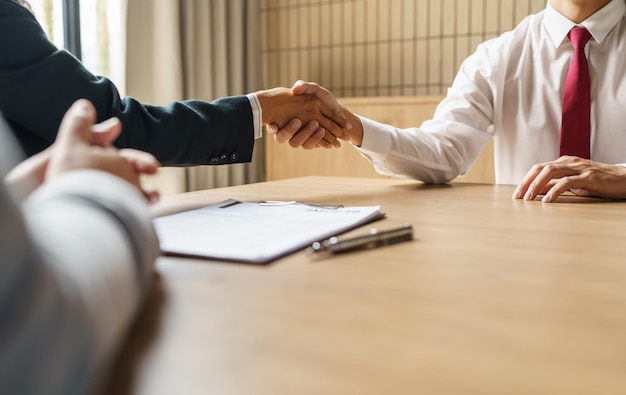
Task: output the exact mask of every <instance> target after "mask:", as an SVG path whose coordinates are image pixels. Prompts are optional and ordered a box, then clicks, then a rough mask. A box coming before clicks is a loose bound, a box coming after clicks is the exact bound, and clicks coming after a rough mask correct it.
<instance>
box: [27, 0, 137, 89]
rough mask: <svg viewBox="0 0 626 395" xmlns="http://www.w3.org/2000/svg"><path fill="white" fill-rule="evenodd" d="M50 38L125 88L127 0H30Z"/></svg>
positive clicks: (91, 68) (99, 73) (96, 71)
mask: <svg viewBox="0 0 626 395" xmlns="http://www.w3.org/2000/svg"><path fill="white" fill-rule="evenodd" d="M29 3H30V5H31V7H32V9H33V12H34V13H35V16H36V17H37V20H38V21H39V23H40V24H41V26H42V27H43V29H44V30H45V32H46V34H47V35H48V38H49V39H50V41H52V42H53V43H54V44H55V45H56V46H57V47H59V48H66V49H68V50H69V51H70V52H72V53H74V55H75V56H77V57H78V58H80V59H81V61H82V62H83V64H84V65H85V67H87V69H89V71H91V72H92V73H94V74H96V75H101V76H105V77H107V78H109V79H111V80H112V81H113V82H114V83H115V85H116V86H117V87H118V89H119V90H120V93H121V94H123V92H124V51H125V45H124V30H123V28H124V20H123V19H124V18H123V16H124V14H125V12H124V10H125V7H126V0H64V1H59V0H29Z"/></svg>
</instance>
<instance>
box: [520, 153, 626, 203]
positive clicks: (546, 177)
mask: <svg viewBox="0 0 626 395" xmlns="http://www.w3.org/2000/svg"><path fill="white" fill-rule="evenodd" d="M567 191H570V192H572V193H573V194H575V195H578V196H597V197H603V198H609V199H621V198H624V197H626V168H625V167H623V166H620V165H609V164H605V163H599V162H594V161H591V160H589V159H582V158H579V157H575V156H562V157H560V158H559V159H557V160H555V161H553V162H546V163H540V164H537V165H535V166H533V167H532V169H530V171H529V172H528V173H527V174H526V176H525V177H524V179H523V180H522V181H521V182H520V183H519V185H518V186H517V189H516V190H515V192H514V193H513V197H514V198H515V199H525V200H533V199H535V197H537V195H545V196H544V197H543V198H542V199H541V201H542V202H545V203H549V202H553V201H555V200H556V199H557V198H558V197H559V196H560V195H561V194H562V193H564V192H567Z"/></svg>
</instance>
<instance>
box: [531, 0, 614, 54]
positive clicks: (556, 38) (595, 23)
mask: <svg viewBox="0 0 626 395" xmlns="http://www.w3.org/2000/svg"><path fill="white" fill-rule="evenodd" d="M625 12H626V5H625V4H624V1H623V0H612V1H611V2H610V3H608V4H607V5H605V6H604V7H602V8H601V9H599V10H598V11H597V12H596V13H594V14H593V15H591V16H590V17H589V18H587V19H585V20H584V21H582V23H579V24H576V23H574V22H572V21H570V20H569V19H567V18H566V17H565V16H563V15H562V14H561V13H559V12H558V11H557V10H555V9H554V7H552V4H550V1H548V5H547V6H546V14H545V17H544V19H543V25H544V27H545V28H546V30H547V32H548V34H549V35H550V38H551V39H552V42H553V43H554V46H555V47H558V46H559V45H561V43H562V42H563V40H565V37H567V33H569V31H570V30H571V29H572V28H573V27H574V26H577V25H578V26H584V27H586V28H587V30H589V33H591V36H592V37H593V39H594V40H595V41H596V42H598V43H601V42H602V40H604V39H605V38H606V36H607V35H608V34H609V33H610V32H611V30H612V29H613V28H614V27H615V25H617V23H618V22H619V21H620V20H621V19H622V18H623V17H624V13H625Z"/></svg>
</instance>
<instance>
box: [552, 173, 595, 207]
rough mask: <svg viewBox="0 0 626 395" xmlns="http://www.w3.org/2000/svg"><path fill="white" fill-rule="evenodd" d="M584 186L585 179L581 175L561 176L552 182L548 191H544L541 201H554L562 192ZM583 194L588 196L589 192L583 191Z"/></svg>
mask: <svg viewBox="0 0 626 395" xmlns="http://www.w3.org/2000/svg"><path fill="white" fill-rule="evenodd" d="M584 186H585V180H584V178H583V177H582V176H581V175H575V176H570V177H564V178H561V179H560V180H558V181H557V182H555V183H554V186H553V187H552V188H550V190H549V191H547V192H546V194H545V196H544V197H543V199H541V201H542V202H544V203H551V202H553V201H555V200H556V199H557V198H558V197H559V196H561V195H562V194H563V193H564V192H567V191H570V190H571V189H573V188H582V187H584ZM584 195H586V196H588V195H589V194H588V193H586V192H585V193H584Z"/></svg>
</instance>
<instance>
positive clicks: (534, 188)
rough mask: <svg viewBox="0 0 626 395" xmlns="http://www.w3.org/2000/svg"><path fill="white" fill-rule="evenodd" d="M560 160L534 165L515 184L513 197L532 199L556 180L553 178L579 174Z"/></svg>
mask: <svg viewBox="0 0 626 395" xmlns="http://www.w3.org/2000/svg"><path fill="white" fill-rule="evenodd" d="M562 162H563V161H561V162H559V161H554V162H546V163H540V164H536V165H534V166H533V167H532V168H531V169H530V170H529V171H528V173H527V174H526V175H525V176H524V178H523V179H522V181H521V182H520V183H519V185H518V186H517V189H516V190H515V192H514V193H513V198H515V199H522V198H523V199H525V200H533V199H535V198H536V197H537V195H539V194H541V193H546V191H547V190H549V189H550V188H551V187H552V185H553V184H554V183H555V182H556V181H553V180H555V179H559V178H562V177H567V176H571V175H575V174H580V171H579V170H578V169H575V168H573V167H572V166H569V165H567V164H566V163H562Z"/></svg>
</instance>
